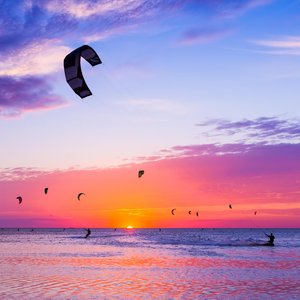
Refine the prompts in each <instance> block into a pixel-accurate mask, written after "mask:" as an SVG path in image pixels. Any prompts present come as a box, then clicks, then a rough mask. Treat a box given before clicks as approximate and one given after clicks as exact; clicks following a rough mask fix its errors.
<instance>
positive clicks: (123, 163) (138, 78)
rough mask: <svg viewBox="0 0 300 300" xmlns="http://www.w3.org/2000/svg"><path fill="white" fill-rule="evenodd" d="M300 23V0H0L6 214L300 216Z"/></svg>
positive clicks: (86, 220)
mask: <svg viewBox="0 0 300 300" xmlns="http://www.w3.org/2000/svg"><path fill="white" fill-rule="evenodd" d="M299 28H300V2H299V1H298V0H288V1H286V0H244V1H238V0H235V1H233V0H213V1H205V0H198V1H193V0H166V1H163V0H154V1H143V0H127V1H124V0H109V1H104V0H101V1H88V0H85V1H84V0H53V1H46V0H40V1H39V0H36V1H34V0H32V1H30V0H23V1H22V0H20V1H9V0H2V1H0V140H1V144H0V145H1V147H0V155H1V158H2V159H1V161H0V204H1V207H2V209H1V211H0V227H127V226H133V227H176V228H179V227H180V228H181V227H182V228H189V227H196V228H197V227H199V228H203V227H260V228H273V227H297V228H299V227H300V218H299V215H300V200H299V199H300V198H299V197H300V116H299V113H300V101H299V94H300V85H299V80H300V31H299ZM82 45H89V46H91V47H92V48H93V49H94V50H95V51H96V52H97V53H98V55H99V57H100V58H101V60H102V64H101V65H97V66H94V67H91V66H90V65H89V64H88V63H87V62H86V61H84V60H83V59H82V60H81V67H82V71H83V74H84V77H85V80H86V82H87V84H88V86H89V88H90V89H91V91H92V93H93V95H91V96H89V97H86V98H84V99H81V98H80V97H78V96H77V95H76V94H75V93H74V92H73V90H72V89H71V88H70V86H69V85H68V84H67V82H66V80H65V75H64V70H63V60H64V58H65V56H66V55H67V54H68V53H70V52H71V51H73V50H74V49H76V48H78V47H80V46H82ZM141 169H143V170H145V174H144V175H143V176H142V177H141V178H138V176H137V173H138V171H139V170H141ZM45 187H48V188H49V192H48V194H47V195H45V194H44V188H45ZM80 192H83V193H84V194H85V195H83V196H82V197H81V198H80V201H79V200H77V195H78V193H80ZM18 196H22V198H23V201H22V203H21V204H19V202H18V200H17V199H16V197H18ZM229 204H231V205H232V209H230V208H229ZM173 208H176V210H175V214H174V215H172V214H171V210H172V209H173ZM189 210H191V211H192V213H191V215H189V214H188V211H189ZM196 212H198V214H199V215H198V216H196ZM255 212H257V213H256V215H255V214H254V213H255Z"/></svg>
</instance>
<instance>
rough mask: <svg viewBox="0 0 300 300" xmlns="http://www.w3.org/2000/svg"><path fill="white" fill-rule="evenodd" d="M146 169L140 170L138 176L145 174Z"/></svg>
mask: <svg viewBox="0 0 300 300" xmlns="http://www.w3.org/2000/svg"><path fill="white" fill-rule="evenodd" d="M144 173H145V171H144V170H139V173H138V177H139V178H141V177H142V176H143V175H144Z"/></svg>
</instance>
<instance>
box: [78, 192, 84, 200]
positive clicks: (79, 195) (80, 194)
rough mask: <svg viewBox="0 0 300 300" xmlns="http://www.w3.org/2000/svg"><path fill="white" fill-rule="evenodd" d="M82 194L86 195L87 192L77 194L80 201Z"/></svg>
mask: <svg viewBox="0 0 300 300" xmlns="http://www.w3.org/2000/svg"><path fill="white" fill-rule="evenodd" d="M82 195H85V193H79V194H78V195H77V199H78V201H80V197H81V196H82Z"/></svg>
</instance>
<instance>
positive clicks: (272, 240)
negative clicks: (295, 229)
mask: <svg viewBox="0 0 300 300" xmlns="http://www.w3.org/2000/svg"><path fill="white" fill-rule="evenodd" d="M265 235H266V236H267V237H268V238H269V241H268V242H267V243H266V244H267V245H269V246H274V240H275V236H274V235H273V233H272V232H271V234H266V233H265Z"/></svg>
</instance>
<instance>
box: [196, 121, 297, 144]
mask: <svg viewBox="0 0 300 300" xmlns="http://www.w3.org/2000/svg"><path fill="white" fill-rule="evenodd" d="M196 126H200V127H213V129H212V131H210V132H209V133H208V134H207V135H208V136H210V135H213V134H214V133H217V134H218V135H228V136H234V135H238V134H240V135H242V136H243V138H244V139H249V138H253V139H255V140H256V141H265V142H272V143H282V141H283V140H285V141H289V142H297V141H299V138H300V121H299V120H284V119H279V118H278V117H261V118H257V119H255V120H248V119H244V120H242V121H228V120H223V119H217V120H211V121H207V122H202V123H198V124H196Z"/></svg>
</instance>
